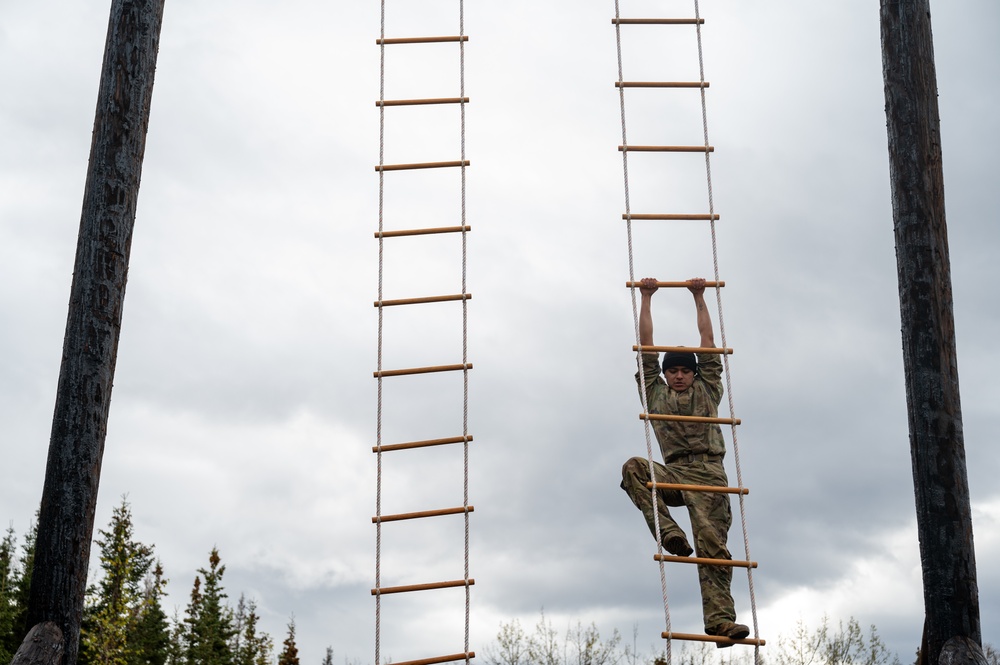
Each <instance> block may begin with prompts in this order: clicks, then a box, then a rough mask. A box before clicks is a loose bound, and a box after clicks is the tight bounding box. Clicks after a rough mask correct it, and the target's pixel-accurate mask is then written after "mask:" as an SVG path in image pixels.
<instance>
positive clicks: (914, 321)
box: [881, 0, 985, 665]
mask: <svg viewBox="0 0 1000 665" xmlns="http://www.w3.org/2000/svg"><path fill="white" fill-rule="evenodd" d="M881 25H882V72H883V76H884V79H885V102H886V104H885V114H886V118H887V120H888V135H889V171H890V176H891V181H892V182H891V187H892V213H893V222H894V227H895V235H896V263H897V268H898V271H899V306H900V314H901V317H902V337H903V361H904V367H905V373H906V403H907V411H908V413H909V430H910V453H911V458H912V463H913V487H914V495H915V498H916V508H917V535H918V537H919V539H920V562H921V567H922V569H923V586H924V617H925V618H924V638H923V645H922V647H921V659H922V661H923V663H924V664H925V665H937V664H938V663H940V662H941V661H942V656H943V657H944V660H947V661H950V662H952V663H972V662H985V660H984V659H982V650H981V648H980V647H981V645H982V634H981V629H980V622H979V592H978V588H977V585H976V558H975V551H974V549H973V544H972V507H971V503H970V500H969V481H968V474H967V473H966V465H965V444H964V442H963V438H962V408H961V402H960V399H959V389H958V361H957V358H956V352H955V322H954V316H953V312H952V295H951V274H950V270H951V266H950V262H949V259H948V229H947V226H946V224H945V207H944V172H943V169H942V165H941V130H940V118H939V116H938V104H937V76H936V74H935V70H934V48H933V43H932V39H931V18H930V5H929V1H928V0H881ZM977 649H978V654H979V658H978V659H977V658H976V657H975V653H976V650H977ZM961 654H965V655H964V656H963V655H961Z"/></svg>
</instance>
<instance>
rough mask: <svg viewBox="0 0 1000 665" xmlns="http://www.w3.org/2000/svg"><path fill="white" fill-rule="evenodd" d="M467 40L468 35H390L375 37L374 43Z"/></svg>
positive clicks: (428, 42)
mask: <svg viewBox="0 0 1000 665" xmlns="http://www.w3.org/2000/svg"><path fill="white" fill-rule="evenodd" d="M467 41H469V36H468V35H447V36H444V37H390V38H388V39H376V40H375V43H376V44H378V45H379V46H382V45H383V44H384V45H386V46H388V45H390V44H440V43H443V42H467Z"/></svg>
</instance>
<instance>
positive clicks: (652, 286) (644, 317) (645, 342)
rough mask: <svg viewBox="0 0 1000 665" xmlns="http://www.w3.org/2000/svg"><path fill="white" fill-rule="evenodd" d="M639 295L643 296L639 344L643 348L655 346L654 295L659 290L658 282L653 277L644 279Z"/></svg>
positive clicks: (640, 308)
mask: <svg viewBox="0 0 1000 665" xmlns="http://www.w3.org/2000/svg"><path fill="white" fill-rule="evenodd" d="M639 283H640V284H641V286H640V287H639V293H641V294H642V302H641V304H640V305H639V344H640V345H642V346H653V313H652V300H653V294H654V293H656V290H657V289H658V288H659V287H658V286H656V280H655V279H654V278H652V277H644V278H643V279H642V280H641V281H640V282H639Z"/></svg>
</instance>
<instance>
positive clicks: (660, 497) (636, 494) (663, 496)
mask: <svg viewBox="0 0 1000 665" xmlns="http://www.w3.org/2000/svg"><path fill="white" fill-rule="evenodd" d="M653 470H654V473H655V474H656V480H657V482H661V483H676V482H678V480H677V479H676V478H674V477H673V474H671V473H670V472H669V471H668V470H667V468H666V467H664V466H663V465H662V464H659V463H658V462H653ZM649 481H650V473H649V460H647V459H645V458H643V457H633V458H632V459H630V460H629V461H627V462H625V464H624V465H623V466H622V484H621V488H622V489H623V490H625V493H626V494H628V496H629V498H630V499H632V503H634V504H635V506H636V508H638V509H639V510H640V511H642V516H643V517H645V518H646V525H647V526H648V527H649V532H650V533H651V534H653V537H654V538H656V537H657V533H656V523H655V522H654V513H653V496H652V491H650V489H649V488H648V487H646V483H648V482H649ZM668 505H669V506H682V505H684V503H683V500H682V499H681V493H680V492H677V491H667V490H658V491H657V497H656V513H657V514H658V517H659V523H660V533H659V541H660V542H661V543H663V544H664V545H666V544H667V542H668V541H669V540H670V539H671V538H678V537H679V538H680V539H681V540H682V541H683V545H684V546H687V538H685V536H684V531H683V530H682V529H681V528H680V527H679V526H677V522H675V521H674V519H673V518H672V517H671V516H670V511H669V510H667V506H668ZM678 546H679V545H678ZM676 547H677V546H675V547H672V548H668V549H676ZM688 549H689V548H688Z"/></svg>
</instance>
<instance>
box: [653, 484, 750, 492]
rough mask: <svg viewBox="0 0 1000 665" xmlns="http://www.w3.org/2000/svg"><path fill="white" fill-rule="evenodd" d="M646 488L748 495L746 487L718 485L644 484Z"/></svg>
mask: <svg viewBox="0 0 1000 665" xmlns="http://www.w3.org/2000/svg"><path fill="white" fill-rule="evenodd" d="M646 487H648V488H649V489H653V488H654V487H655V488H656V489H658V490H674V491H677V492H708V493H716V494H743V495H747V494H749V493H750V490H748V489H747V488H746V487H721V486H719V485H685V484H683V483H646Z"/></svg>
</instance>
